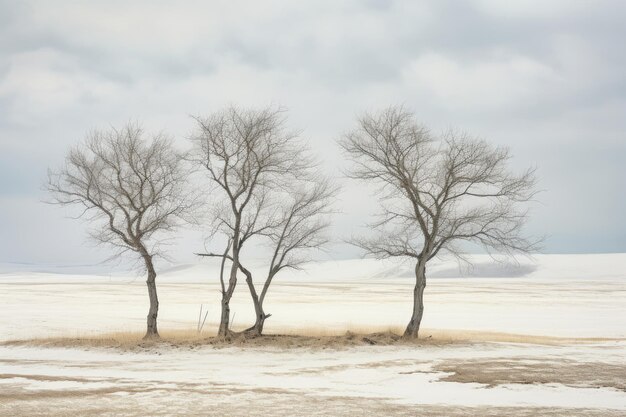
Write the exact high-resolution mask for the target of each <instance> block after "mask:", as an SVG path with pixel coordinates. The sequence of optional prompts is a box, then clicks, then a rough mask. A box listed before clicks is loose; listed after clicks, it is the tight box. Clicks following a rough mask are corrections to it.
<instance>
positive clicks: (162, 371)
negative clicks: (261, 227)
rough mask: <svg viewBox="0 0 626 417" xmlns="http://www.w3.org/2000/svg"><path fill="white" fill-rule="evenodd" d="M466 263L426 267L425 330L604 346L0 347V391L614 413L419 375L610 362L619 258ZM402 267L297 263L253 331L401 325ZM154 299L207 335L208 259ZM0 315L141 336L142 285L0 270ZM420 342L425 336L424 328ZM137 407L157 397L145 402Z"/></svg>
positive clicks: (168, 276) (22, 326)
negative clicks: (520, 364)
mask: <svg viewBox="0 0 626 417" xmlns="http://www.w3.org/2000/svg"><path fill="white" fill-rule="evenodd" d="M473 261H474V262H475V263H476V265H477V266H476V267H475V268H474V269H473V270H471V271H465V272H464V273H461V272H459V270H458V267H457V266H456V264H455V263H454V262H453V261H450V260H447V261H439V262H438V263H437V264H436V265H433V266H432V267H431V268H429V273H430V276H429V283H428V286H427V288H426V295H425V297H426V310H425V316H424V322H423V326H424V327H425V328H426V329H429V328H430V329H462V330H477V331H478V330H480V331H492V332H506V333H517V334H535V335H548V336H568V337H576V338H586V337H601V338H609V339H615V340H607V341H604V342H594V343H591V342H587V343H574V342H572V343H569V344H561V345H554V346H543V345H534V344H514V343H477V344H452V345H444V346H420V347H406V346H405V347H401V346H393V347H383V346H371V347H370V346H362V347H353V348H349V349H343V350H322V349H317V350H316V349H304V350H302V349H296V350H283V349H280V348H247V349H240V348H234V347H233V348H220V349H214V348H211V347H203V348H197V349H193V350H192V349H182V348H178V349H176V348H168V349H167V350H164V351H159V350H158V349H157V350H155V351H147V352H124V351H115V350H106V349H60V348H37V347H16V346H8V345H2V346H0V376H2V375H5V376H4V377H2V378H0V391H2V390H5V389H6V390H15V389H17V390H18V391H17V392H27V391H28V392H45V391H55V390H63V391H68V390H69V391H72V390H73V391H81V390H92V389H99V388H110V387H117V388H118V389H120V390H121V393H122V394H124V395H132V389H131V388H132V387H137V386H141V387H143V388H142V389H144V388H146V387H154V388H155V389H159V390H165V389H172V390H174V392H175V390H176V389H177V387H180V386H183V385H185V384H187V385H189V384H192V383H193V384H199V385H198V386H200V387H206V388H208V389H211V388H215V387H221V388H224V389H229V387H230V388H233V387H238V388H241V387H243V388H249V389H251V390H253V389H258V388H263V389H269V388H271V389H280V390H286V391H289V392H295V393H302V394H303V395H307V396H308V395H313V396H321V397H325V396H327V397H343V396H345V397H350V398H352V397H354V398H380V399H384V401H389V402H390V403H394V404H412V405H416V404H422V405H423V404H431V405H437V404H438V405H446V406H453V405H459V406H471V407H479V406H513V407H557V408H558V407H560V408H563V409H581V410H582V409H598V410H601V409H606V410H613V411H616V410H617V411H624V412H626V392H624V391H620V390H617V389H615V388H611V387H600V388H599V387H591V386H584V384H583V385H581V386H569V385H568V386H566V385H561V384H559V383H552V384H530V385H529V384H514V383H510V384H500V385H496V386H494V387H487V386H485V385H482V384H478V383H460V382H447V381H443V380H441V379H442V378H443V377H445V376H446V375H447V374H445V373H443V372H439V371H436V370H435V367H436V365H437V364H439V363H442V362H450V361H452V362H454V361H464V360H468V359H480V358H486V359H490V358H491V359H502V358H513V359H516V360H519V361H524V360H537V361H543V360H548V359H549V360H552V361H554V360H562V361H564V362H567V363H573V362H592V363H609V364H614V365H617V366H624V364H625V363H626V340H624V339H625V338H626V255H624V254H613V255H609V254H607V255H538V256H536V257H534V258H533V259H531V260H523V261H520V264H519V265H503V264H498V263H494V262H492V261H490V260H489V258H488V257H486V256H478V255H475V256H473ZM257 270H258V268H257ZM411 271H412V266H411V265H410V264H407V263H405V264H402V263H394V262H389V261H375V260H350V261H336V262H324V263H318V264H314V265H310V267H309V268H308V272H297V273H289V274H285V275H284V276H282V277H279V278H278V279H277V280H276V281H275V283H274V284H273V287H272V288H271V289H270V293H269V297H268V299H267V301H266V303H267V305H266V307H267V311H268V312H270V313H272V314H273V315H272V317H271V318H270V319H269V320H268V322H267V328H266V330H267V331H268V332H281V331H298V332H307V331H319V330H320V329H321V330H324V331H328V332H332V331H334V332H342V331H345V330H346V329H350V328H352V329H372V328H375V327H376V326H379V327H380V328H384V327H385V326H387V327H392V326H398V327H401V326H402V325H404V324H405V322H406V320H407V319H408V316H409V313H410V308H411V304H410V303H411V293H412V277H411ZM158 289H159V295H160V301H161V303H160V304H161V310H160V314H159V323H160V328H161V329H165V328H178V329H190V328H194V327H195V325H196V320H197V317H198V311H199V306H200V304H201V303H202V304H204V307H205V308H207V306H208V309H209V319H208V320H209V321H210V322H211V324H210V325H209V329H208V330H209V331H213V330H214V325H215V321H216V320H217V317H218V314H219V293H218V284H217V268H216V266H215V265H214V264H198V265H185V266H180V267H177V268H173V269H170V270H169V271H166V272H163V273H161V274H160V275H159V277H158ZM248 297H249V295H248V294H247V288H246V287H245V285H240V286H239V287H238V288H237V292H236V296H235V298H234V300H233V308H232V311H233V312H234V313H235V316H234V322H235V327H238V326H239V327H243V326H245V325H247V324H249V323H250V321H251V319H252V311H251V308H250V306H249V304H250V303H249V300H248ZM0 305H2V309H1V310H0V340H10V339H23V338H31V337H42V336H47V335H65V336H73V335H77V334H79V335H84V334H88V333H89V332H106V331H120V330H137V331H141V330H142V329H143V328H144V326H145V322H144V320H145V314H146V312H147V294H146V289H145V284H144V283H143V279H142V278H141V277H139V276H134V275H119V274H118V275H111V276H106V275H85V274H82V275H81V274H76V275H59V274H50V273H41V272H40V273H36V274H35V273H28V272H26V271H18V272H5V273H3V274H0ZM96 325H97V328H95V326H96ZM422 334H423V335H427V334H428V330H425V331H424V332H423V333H422ZM617 339H620V340H617ZM225 370H226V371H225ZM625 374H626V367H625ZM35 376H36V377H35ZM42 376H43V377H42ZM45 377H53V378H48V379H46V378H45ZM6 392H9V391H6ZM171 395H174V394H171ZM249 395H252V396H254V395H256V394H254V393H251V394H249ZM146 398H147V399H144V400H145V401H157V402H158V401H162V399H160V398H159V396H156V395H154V396H148V397H146ZM144 400H142V401H144ZM0 410H1V407H0ZM0 414H1V413H0Z"/></svg>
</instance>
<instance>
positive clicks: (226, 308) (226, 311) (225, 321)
mask: <svg viewBox="0 0 626 417" xmlns="http://www.w3.org/2000/svg"><path fill="white" fill-rule="evenodd" d="M229 326H230V296H228V293H226V292H225V293H223V294H222V315H221V317H220V327H219V329H218V331H217V335H218V336H220V337H226V336H228V335H229V334H230V328H229Z"/></svg>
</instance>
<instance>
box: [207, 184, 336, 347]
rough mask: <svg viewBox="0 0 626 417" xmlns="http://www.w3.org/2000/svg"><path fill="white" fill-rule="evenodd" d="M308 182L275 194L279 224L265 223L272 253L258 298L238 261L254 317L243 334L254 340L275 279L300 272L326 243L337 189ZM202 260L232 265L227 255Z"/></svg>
mask: <svg viewBox="0 0 626 417" xmlns="http://www.w3.org/2000/svg"><path fill="white" fill-rule="evenodd" d="M309 182H310V183H308V184H307V183H304V182H302V181H296V182H294V184H292V189H291V190H288V191H289V192H288V193H281V192H280V190H278V192H276V194H277V195H276V196H275V197H276V199H275V200H276V201H277V205H278V207H277V210H276V212H277V213H278V214H274V215H275V219H277V220H278V221H276V220H273V221H272V222H271V223H268V222H266V223H265V224H270V227H268V228H267V231H266V233H264V236H265V237H267V238H269V239H270V241H271V242H272V245H271V247H272V252H271V259H270V262H269V266H268V270H267V274H266V276H265V280H264V282H263V287H262V289H261V292H260V294H259V292H258V291H257V288H256V285H255V284H254V280H253V276H252V272H251V271H250V270H249V269H247V268H246V267H245V266H244V265H243V262H241V259H240V262H239V270H240V271H241V272H242V273H243V274H244V275H245V276H246V284H247V285H248V289H249V291H250V296H251V297H252V302H253V304H254V311H255V317H256V319H255V323H254V325H253V326H251V327H250V328H248V329H246V330H244V332H245V333H248V334H252V335H255V336H260V335H261V334H262V333H263V327H264V324H265V320H266V319H267V318H268V317H270V316H271V314H267V313H265V310H264V301H265V297H266V295H267V292H268V290H269V288H270V285H271V284H272V280H273V279H274V278H275V277H276V275H278V273H279V272H281V271H282V270H285V269H300V268H301V266H302V264H304V263H305V262H307V261H308V260H309V258H308V257H307V253H308V252H310V251H311V250H318V249H320V248H321V247H322V246H323V245H324V244H326V243H327V242H328V239H327V236H326V234H325V232H326V230H327V229H328V227H329V225H330V221H329V215H330V214H331V210H330V203H331V200H332V198H333V196H334V195H335V194H336V192H337V188H335V187H333V186H331V185H330V182H329V181H328V180H327V179H325V178H322V177H317V178H312V179H311V180H310V181H309ZM275 191H277V190H275ZM201 256H213V257H223V258H225V259H229V260H231V261H232V257H230V256H229V255H228V254H227V253H225V254H214V253H206V254H201Z"/></svg>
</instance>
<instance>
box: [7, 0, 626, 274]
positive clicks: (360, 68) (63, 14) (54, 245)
mask: <svg viewBox="0 0 626 417" xmlns="http://www.w3.org/2000/svg"><path fill="white" fill-rule="evenodd" d="M625 17H626V4H624V3H623V2H620V1H617V0H616V1H599V2H593V3H592V2H586V1H552V2H540V1H523V2H522V1H520V2H501V1H496V0H476V1H473V2H457V1H440V2H414V1H367V2H360V1H351V2H340V3H338V2H333V1H319V2H285V1H270V2H239V1H235V2H226V1H218V2H201V1H187V2H176V3H173V2H165V1H156V2H154V1H149V2H148V1H144V2H142V1H139V2H132V3H129V2H122V1H107V2H69V1H67V2H65V1H57V2H43V1H24V2H19V3H18V2H10V1H0V152H1V157H0V164H2V165H1V167H0V174H1V176H2V177H1V178H0V229H1V230H2V232H0V262H8V261H27V262H44V261H45V262H53V261H54V260H58V261H59V262H76V263H84V262H92V261H93V262H95V261H96V260H98V259H102V258H104V257H105V256H106V255H103V253H104V252H103V251H98V250H95V249H93V248H89V247H86V246H85V245H84V236H85V235H84V225H83V224H81V223H79V222H72V221H69V220H67V219H64V218H63V216H64V214H67V213H64V212H62V211H60V210H58V209H55V208H52V207H49V206H46V205H43V204H42V203H41V202H40V200H41V199H43V198H44V197H45V196H44V195H42V194H41V191H40V185H41V182H42V181H43V179H44V177H45V170H46V168H47V167H48V166H54V165H57V164H59V163H61V161H62V158H63V155H64V154H65V152H66V150H67V148H68V146H70V145H71V144H73V143H76V142H77V141H79V140H81V139H82V137H83V136H84V134H85V132H87V131H88V130H89V129H91V128H94V127H103V126H108V125H110V124H119V123H123V122H124V121H126V120H128V119H139V120H142V121H143V122H144V125H145V126H146V127H147V128H148V129H152V130H161V129H166V130H167V131H168V132H169V133H171V134H172V135H174V136H176V137H177V139H178V140H179V141H180V143H181V144H184V143H185V141H184V138H185V137H186V136H187V135H188V134H189V132H190V130H191V128H192V123H191V121H190V119H189V117H188V115H189V114H201V113H207V112H209V111H212V110H215V109H216V108H218V107H220V106H222V105H225V104H228V103H240V104H243V105H265V104H268V103H276V104H282V105H284V106H286V107H288V108H289V109H290V113H289V115H290V123H291V124H292V125H293V126H294V127H296V128H300V129H303V130H304V135H305V136H306V137H307V138H308V139H309V141H310V143H311V146H312V148H313V149H314V150H315V151H316V152H317V153H318V154H319V155H320V157H321V158H322V159H323V160H324V163H325V165H326V166H327V168H328V170H329V172H332V173H333V174H335V175H337V176H338V177H339V176H340V171H341V167H342V164H343V160H342V156H341V154H340V152H338V148H337V146H336V145H335V140H336V138H337V137H338V136H339V135H340V134H341V132H342V131H345V130H347V129H349V128H350V127H351V126H352V124H353V122H354V118H355V116H356V115H357V114H358V113H360V112H362V111H364V110H370V109H375V108H377V107H381V106H384V105H387V104H390V103H398V102H400V103H404V104H405V105H406V106H407V107H409V108H411V109H413V110H415V111H416V113H417V115H418V117H419V118H420V119H421V120H423V121H424V123H426V124H428V125H430V126H431V127H432V128H433V129H434V130H435V131H438V130H441V129H444V128H447V127H450V126H452V127H458V128H461V129H466V130H468V131H470V132H472V133H474V134H476V135H479V136H482V137H485V138H488V139H489V140H491V141H493V142H495V143H498V144H504V145H508V146H510V147H511V148H512V149H513V152H514V154H515V155H516V158H515V160H514V161H513V162H514V164H515V166H517V167H520V168H522V167H524V166H527V165H538V166H539V169H540V175H541V176H542V187H543V188H545V189H546V191H545V192H544V193H543V194H542V196H541V201H542V204H540V205H538V206H537V208H536V209H535V216H534V217H533V219H532V221H531V223H530V225H529V231H530V232H533V233H536V234H542V235H543V234H547V235H548V236H549V238H548V240H547V242H546V250H547V251H549V252H568V251H576V252H596V251H626V239H625V238H624V237H625V236H626V224H625V223H624V222H622V221H620V220H619V219H620V218H621V216H622V213H623V212H624V210H625V209H626V197H625V196H624V193H623V190H624V189H625V186H626V184H625V178H626V167H625V166H626V165H624V163H623V160H624V156H626V149H625V148H626V145H625V143H626V138H625V137H624V136H625V132H626V120H625V119H624V117H623V115H624V114H625V113H626V76H625V74H624V70H623V69H624V68H625V67H626V49H624V48H623V46H622V41H623V39H625V38H626V27H625V26H624V25H623V21H624V18H625ZM338 181H340V182H345V181H344V180H343V179H341V178H338ZM369 192H370V191H369V190H368V189H366V188H363V187H361V186H359V185H356V184H353V183H350V182H346V185H345V188H344V195H343V196H342V198H341V201H340V203H339V205H340V209H342V210H343V211H344V213H345V214H342V215H338V216H337V218H336V226H335V231H336V233H337V235H339V236H342V237H343V236H346V235H349V234H351V233H354V232H355V231H357V230H358V226H359V225H361V224H363V223H365V222H366V221H367V220H368V215H369V213H370V212H371V210H370V207H371V206H372V204H371V202H370V200H369V197H368V193H369ZM42 230H45V231H46V233H42ZM16 236H19V238H17V237H16ZM60 241H62V242H63V243H62V244H59V242H60ZM196 243H197V242H189V239H186V240H184V242H183V243H181V245H180V246H179V247H178V248H175V249H174V252H175V253H176V256H177V258H178V259H180V260H185V259H189V258H190V256H189V253H190V252H191V248H192V247H193V246H194V245H195V244H196ZM67 248H71V249H72V251H71V252H69V251H68V250H67ZM357 254H358V252H357V251H356V250H354V249H353V248H350V247H348V246H346V245H343V244H337V245H336V246H335V248H334V249H333V251H332V253H331V256H334V257H347V256H355V255H357Z"/></svg>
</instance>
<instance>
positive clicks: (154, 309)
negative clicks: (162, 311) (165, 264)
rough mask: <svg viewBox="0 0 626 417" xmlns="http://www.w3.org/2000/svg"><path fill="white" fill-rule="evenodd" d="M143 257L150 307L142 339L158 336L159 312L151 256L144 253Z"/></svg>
mask: <svg viewBox="0 0 626 417" xmlns="http://www.w3.org/2000/svg"><path fill="white" fill-rule="evenodd" d="M143 259H144V262H145V263H146V269H147V271H148V279H147V280H146V284H147V285H148V296H149V297H150V309H149V310H148V318H147V329H146V335H145V336H144V339H151V338H158V337H159V331H158V329H157V316H158V314H159V297H158V296H157V289H156V272H155V270H154V265H153V263H152V256H150V255H148V254H144V255H143Z"/></svg>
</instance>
